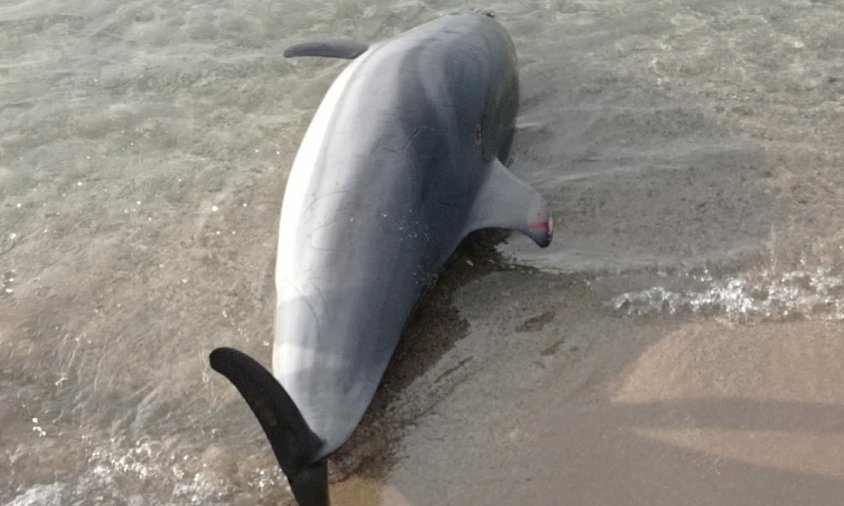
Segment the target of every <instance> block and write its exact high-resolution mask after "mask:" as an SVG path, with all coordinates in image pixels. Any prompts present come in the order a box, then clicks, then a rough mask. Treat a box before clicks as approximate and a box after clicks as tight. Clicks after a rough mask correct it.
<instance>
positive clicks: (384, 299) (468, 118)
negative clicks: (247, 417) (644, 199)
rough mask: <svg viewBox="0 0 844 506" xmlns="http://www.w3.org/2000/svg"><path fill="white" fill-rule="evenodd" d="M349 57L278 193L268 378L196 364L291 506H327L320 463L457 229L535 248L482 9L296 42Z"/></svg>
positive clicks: (508, 108)
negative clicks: (258, 446) (391, 29)
mask: <svg viewBox="0 0 844 506" xmlns="http://www.w3.org/2000/svg"><path fill="white" fill-rule="evenodd" d="M285 56H287V57H300V56H323V57H337V58H346V59H351V60H352V62H351V63H350V64H349V66H347V67H346V68H345V69H344V70H343V72H342V73H341V74H340V75H339V76H338V77H337V79H336V80H335V82H334V83H333V85H332V86H331V88H330V89H329V91H328V92H327V94H326V96H325V98H324V99H323V101H322V103H321V105H320V106H319V109H318V110H317V112H316V115H315V116H314V118H313V121H312V123H311V125H310V127H309V128H308V131H307V133H306V134H305V137H304V140H303V141H302V144H301V147H300V149H299V152H298V154H297V155H296V159H295V162H294V164H293V168H292V170H291V173H290V177H289V179H288V182H287V188H286V190H285V195H284V201H283V204H282V211H281V221H280V226H279V241H278V257H277V265H276V272H275V282H276V290H277V300H276V313H275V340H274V345H273V358H272V363H273V368H272V369H273V374H270V373H269V372H268V371H267V370H266V369H264V368H263V367H262V366H261V365H260V364H258V362H256V361H254V360H253V359H251V358H249V357H248V356H246V355H244V354H242V353H240V352H238V351H236V350H233V349H231V348H218V349H216V350H214V351H213V352H212V354H211V357H210V359H211V365H212V367H213V368H214V369H215V370H217V371H218V372H220V373H222V374H223V375H225V376H226V377H227V378H229V380H230V381H231V382H232V383H233V384H234V385H235V386H236V387H237V388H238V390H239V391H240V392H241V394H242V395H243V396H244V398H245V400H246V401H247V403H248V404H249V406H250V407H251V408H252V410H253V412H254V413H255V415H256V416H257V417H258V420H259V421H260V423H261V425H262V427H263V428H264V430H265V432H266V433H267V437H268V438H269V440H270V444H271V445H272V447H273V451H274V452H275V455H276V457H277V458H278V461H279V464H280V465H281V467H282V470H283V471H284V473H285V474H286V476H287V478H288V480H289V481H290V484H291V488H292V490H293V493H294V495H295V497H296V499H297V501H298V502H299V504H301V505H302V506H316V505H323V504H328V485H327V467H326V459H327V457H328V456H330V455H331V454H332V453H334V452H336V451H337V450H338V449H339V448H340V447H341V446H342V445H343V444H344V443H345V442H346V441H347V440H348V439H349V438H350V437H351V435H352V432H353V431H354V430H355V428H356V427H357V425H358V423H359V422H360V420H361V418H362V416H363V414H364V412H365V411H366V409H367V407H368V406H369V403H370V401H371V400H372V397H373V395H374V393H375V390H376V388H377V387H378V384H379V383H380V381H381V377H382V375H383V374H384V370H385V369H386V367H387V363H388V362H389V360H390V357H391V356H392V354H393V351H394V350H395V348H396V345H397V344H398V342H399V338H400V337H401V334H402V331H403V329H404V327H405V325H406V323H407V321H408V318H409V317H410V316H411V314H412V312H413V310H414V308H415V306H416V304H417V303H418V301H419V299H420V297H421V296H422V295H423V294H424V292H425V291H426V289H428V288H430V286H431V284H432V282H433V280H434V279H435V278H436V275H437V274H438V273H439V271H440V270H441V269H442V267H443V265H444V264H445V262H446V260H447V259H448V258H449V256H450V255H451V254H452V253H453V252H454V250H455V249H456V248H457V246H458V245H459V243H460V242H461V241H462V240H463V239H464V238H465V237H466V235H467V234H469V233H470V232H472V231H475V230H478V229H482V228H490V227H496V228H508V229H512V230H517V231H520V232H522V233H524V234H526V235H528V236H529V237H531V238H532V239H533V240H534V242H536V244H537V245H539V246H542V247H544V246H547V245H548V244H549V242H550V241H551V235H552V233H553V222H552V219H551V216H550V214H549V211H548V206H547V204H546V202H545V200H544V199H543V198H542V197H541V196H540V195H539V194H538V193H537V192H536V191H535V190H534V189H532V188H531V187H530V186H528V185H526V184H525V183H523V182H521V181H520V180H519V179H517V178H516V177H515V176H514V175H512V174H511V173H510V172H509V171H508V170H507V169H506V168H505V167H504V165H503V164H502V162H501V161H502V160H504V161H506V160H508V157H509V151H510V146H511V143H512V140H513V134H514V129H515V126H514V125H515V115H516V109H517V106H518V77H517V70H516V56H515V50H514V47H513V43H512V41H511V40H510V37H509V36H508V35H507V32H506V31H505V30H504V29H503V28H502V27H501V25H499V24H498V23H497V22H496V21H495V20H493V19H491V17H489V16H486V15H480V14H479V15H448V16H444V17H442V18H439V19H437V20H435V21H432V22H430V23H427V24H425V25H422V26H419V27H417V28H415V29H413V30H411V31H408V32H406V33H403V34H401V35H399V36H397V37H395V38H393V39H391V40H387V41H384V42H380V43H374V44H364V43H360V42H352V41H340V40H333V41H327V42H315V43H304V44H299V45H296V46H293V47H291V48H289V49H288V50H287V51H285Z"/></svg>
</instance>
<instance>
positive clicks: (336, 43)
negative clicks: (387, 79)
mask: <svg viewBox="0 0 844 506" xmlns="http://www.w3.org/2000/svg"><path fill="white" fill-rule="evenodd" d="M367 49H369V44H367V43H366V42H359V41H356V40H345V39H337V40H321V41H313V42H301V43H299V44H294V45H292V46H290V47H288V48H287V49H285V50H284V57H285V58H295V57H297V56H325V57H328V58H345V59H346V60H354V59H355V58H357V57H358V56H360V55H361V54H362V53H363V52H364V51H366V50H367Z"/></svg>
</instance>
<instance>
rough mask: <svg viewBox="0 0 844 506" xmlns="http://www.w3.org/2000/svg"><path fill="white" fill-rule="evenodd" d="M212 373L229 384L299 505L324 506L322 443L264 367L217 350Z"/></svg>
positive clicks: (325, 486) (325, 485)
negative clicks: (250, 415)
mask: <svg viewBox="0 0 844 506" xmlns="http://www.w3.org/2000/svg"><path fill="white" fill-rule="evenodd" d="M209 358H210V361H211V367H212V368H213V369H214V370H215V371H217V372H218V373H220V374H222V375H223V376H225V377H226V378H228V379H229V381H231V382H232V383H233V384H234V386H235V387H236V388H237V389H238V391H239V392H240V394H241V395H242V396H243V398H244V399H245V400H246V403H247V404H249V407H250V408H251V409H252V412H253V413H255V416H256V417H257V418H258V421H259V422H261V427H262V428H263V429H264V433H265V434H266V435H267V439H269V440H270V445H272V447H273V453H275V456H276V459H278V463H279V465H281V470H282V471H284V474H285V475H286V476H287V480H288V481H289V482H290V488H291V489H292V490H293V495H294V496H296V500H297V501H298V502H299V504H302V505H305V504H307V505H309V506H311V505H313V506H327V505H328V468H327V466H326V462H325V459H320V460H317V459H316V458H314V457H315V456H317V455H319V452H320V451H321V449H322V446H323V441H322V439H320V438H319V436H317V435H316V434H314V432H313V431H312V430H311V429H310V427H308V424H307V422H305V419H304V418H303V417H302V413H301V412H300V411H299V408H297V407H296V404H295V403H294V402H293V399H291V398H290V396H289V395H288V394H287V392H286V391H285V390H284V388H283V387H282V386H281V384H279V382H278V381H277V380H276V379H275V378H274V377H273V375H272V374H270V372H269V371H267V370H266V369H265V368H264V366H262V365H261V364H259V363H258V362H256V361H255V360H254V359H253V358H251V357H250V356H248V355H246V354H244V353H241V352H239V351H237V350H234V349H232V348H217V349H216V350H214V351H212V352H211V356H210V357H209Z"/></svg>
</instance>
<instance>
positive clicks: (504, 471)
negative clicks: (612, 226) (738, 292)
mask: <svg viewBox="0 0 844 506" xmlns="http://www.w3.org/2000/svg"><path fill="white" fill-rule="evenodd" d="M513 276H524V274H521V273H520V274H511V273H499V274H494V275H492V276H488V277H485V278H484V279H483V280H481V281H478V282H476V283H474V284H473V285H472V286H470V287H467V288H466V289H464V290H461V291H460V292H459V295H458V301H459V302H460V303H461V304H465V305H466V307H467V309H466V312H467V314H468V315H469V319H470V320H472V319H473V318H474V317H478V318H481V319H483V320H485V321H488V320H489V317H488V316H481V313H483V312H486V311H489V312H490V313H493V314H498V315H500V316H499V317H498V319H496V320H495V321H493V322H489V324H487V325H479V326H477V327H475V326H473V328H472V331H471V332H470V333H469V334H468V336H467V337H465V338H464V339H463V340H461V341H460V342H459V343H458V345H457V346H456V347H455V348H454V349H453V350H450V351H449V352H448V353H447V354H446V355H445V356H444V357H443V359H442V361H441V363H440V364H438V366H439V367H435V368H434V369H432V370H431V371H429V372H426V373H425V375H424V376H423V379H420V380H419V382H420V383H427V384H431V383H434V384H436V382H437V380H436V379H435V378H437V377H438V375H441V374H443V372H445V371H449V375H450V377H449V379H448V381H449V383H450V385H451V386H450V388H451V390H450V393H449V395H448V396H446V397H445V398H444V399H443V400H442V401H441V402H439V403H437V404H436V406H435V407H433V409H431V410H430V411H428V412H426V413H425V414H424V415H423V416H421V417H420V418H419V419H417V420H415V421H414V423H413V424H411V425H409V426H406V427H404V428H403V429H402V430H401V435H402V437H401V440H400V442H399V444H398V445H397V448H395V450H394V451H395V460H394V461H393V462H392V463H391V465H390V466H389V468H388V469H386V470H385V471H384V475H381V474H378V473H377V472H376V476H374V477H371V476H367V475H366V472H365V471H364V473H363V474H364V476H363V477H353V478H351V479H349V480H348V481H346V482H344V483H342V484H339V485H338V486H337V487H335V489H334V490H335V497H336V498H337V500H338V501H341V502H343V503H347V502H348V503H355V504H365V503H368V502H369V503H380V504H414V505H416V504H523V503H532V504H549V505H551V504H594V505H604V504H642V505H651V504H666V505H668V504H694V505H702V504H712V505H715V504H759V505H763V504H838V503H839V502H840V500H841V497H842V493H844V466H842V462H844V389H842V388H841V385H842V384H844V383H842V382H844V372H842V369H841V367H840V364H841V360H842V359H844V342H842V340H841V325H840V323H836V322H807V321H799V322H780V323H774V324H765V323H761V324H758V325H752V326H747V325H735V324H731V323H717V322H712V321H701V320H694V319H691V320H690V319H686V318H681V319H679V320H680V321H678V319H677V318H653V319H649V320H648V321H646V322H641V321H639V322H636V324H635V325H631V321H630V320H629V319H627V318H619V317H616V316H613V315H611V314H608V312H607V311H605V310H601V309H596V306H598V307H599V305H598V304H594V302H595V301H591V302H593V303H590V298H591V296H590V292H589V290H588V289H587V288H586V287H584V286H583V285H581V284H580V283H575V284H574V286H571V287H566V286H561V283H560V282H559V281H558V280H556V279H554V278H553V277H549V276H544V275H541V274H533V275H529V276H527V277H528V278H529V279H530V280H531V283H529V284H525V285H523V286H522V287H521V288H520V289H519V290H518V291H517V292H516V293H513V294H512V295H515V297H514V299H515V300H518V301H519V302H518V303H515V304H514V303H513V301H512V300H511V299H508V298H505V297H501V296H500V295H497V294H500V293H501V291H502V290H505V291H506V290H507V288H505V287H511V286H512V282H511V280H510V279H508V278H511V277H513ZM549 290H553V292H554V293H558V292H563V293H565V294H567V295H568V296H569V297H567V299H568V300H569V302H567V303H566V304H556V303H553V302H550V301H549V300H548V298H547V296H546V294H547V293H548V291H549ZM531 321H534V322H541V323H534V324H531V323H530V322H531ZM525 326H529V327H530V329H529V330H527V329H525ZM467 357H471V359H470V361H469V362H468V363H465V364H464V360H466V358H467ZM460 364H464V365H462V366H460ZM451 367H458V368H457V369H451ZM425 378H427V380H426V379H425ZM367 467H368V466H366V465H364V466H363V469H364V470H365V469H367ZM376 471H377V470H376ZM372 481H374V482H375V483H377V484H378V485H377V486H375V487H373V486H372V484H371V483H372ZM373 490H374V491H375V492H373ZM376 498H378V499H379V500H380V502H378V500H376Z"/></svg>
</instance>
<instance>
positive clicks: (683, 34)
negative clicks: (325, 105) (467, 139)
mask: <svg viewBox="0 0 844 506" xmlns="http://www.w3.org/2000/svg"><path fill="white" fill-rule="evenodd" d="M390 5H391V6H392V7H395V8H393V9H386V8H385V7H384V5H383V3H378V2H366V1H353V2H347V1H344V2H314V3H308V4H307V5H304V4H302V5H299V4H297V3H295V2H291V3H289V4H288V3H279V2H250V3H248V4H243V5H237V6H233V5H229V4H227V3H226V2H223V1H214V2H211V3H208V4H203V5H194V6H190V7H189V8H188V7H184V8H183V7H179V6H165V5H153V4H149V3H147V2H143V1H136V2H124V3H121V5H120V7H119V8H118V7H117V6H116V5H115V4H114V2H112V1H111V0H94V1H85V2H82V1H70V2H69V1H68V0H65V1H63V2H58V1H49V0H45V1H41V2H20V3H11V4H9V5H7V6H4V7H0V28H2V30H0V52H2V53H1V55H0V485H2V486H0V503H2V504H8V505H11V506H24V505H31V504H120V505H122V504H130V505H132V506H140V505H147V504H209V505H214V504H219V505H222V504H233V505H253V504H277V503H285V502H286V501H290V496H289V493H288V492H287V490H286V485H285V482H284V478H283V476H282V475H281V473H280V472H279V471H278V469H277V465H276V464H275V462H274V459H273V456H272V453H271V451H270V449H269V446H268V445H267V443H266V440H265V438H264V436H263V434H262V433H261V430H260V428H259V426H258V424H257V422H256V421H255V420H254V418H253V417H252V415H251V413H250V412H249V410H248V409H247V408H246V406H245V404H244V403H243V401H242V400H241V399H240V397H239V396H238V394H237V393H236V392H235V391H234V389H233V388H231V386H230V385H229V384H228V383H227V382H226V381H225V380H224V379H223V378H221V377H219V376H218V375H216V374H214V373H213V371H211V370H210V369H209V367H208V364H207V353H208V352H209V351H210V350H212V349H213V348H214V347H216V346H221V345H235V346H237V347H239V348H241V349H243V350H244V351H246V352H248V353H250V354H251V355H253V356H255V357H257V358H258V359H259V360H262V361H263V362H264V363H268V362H269V360H270V345H271V342H270V341H271V328H272V307H273V280H272V270H273V264H274V254H275V253H274V248H275V242H276V229H277V223H278V221H277V220H278V213H279V209H280V205H281V201H280V200H281V195H282V190H283V188H284V183H285V179H286V175H287V171H288V170H289V167H290V164H291V162H292V159H293V156H294V154H295V150H296V147H297V145H298V142H299V141H300V140H301V137H302V135H303V133H304V129H305V128H306V126H307V124H308V121H309V119H310V117H311V115H312V114H313V111H314V109H315V107H316V106H317V104H318V103H319V100H320V98H321V96H322V94H323V93H324V91H325V89H326V88H327V87H328V85H329V84H330V82H331V80H332V79H333V77H334V76H335V75H336V74H337V73H338V72H339V70H340V69H341V68H342V66H343V64H344V62H329V61H324V60H320V61H313V60H307V61H305V60H303V61H299V62H295V63H291V62H287V61H285V60H284V59H283V58H282V57H281V53H282V50H283V48H284V47H286V46H287V45H289V44H292V43H294V42H299V41H301V40H303V39H310V38H314V37H316V36H320V35H323V34H331V35H332V36H349V37H355V38H361V39H380V38H383V37H387V36H389V35H391V34H393V33H397V32H399V31H402V30H404V29H407V28H410V27H412V26H414V25H417V24H419V23H422V22H425V21H427V20H429V19H431V18H432V17H434V16H436V15H440V14H442V13H444V12H447V11H449V10H452V7H450V6H447V5H443V4H442V3H438V2H409V3H408V2H396V3H395V4H390ZM464 7H466V8H467V9H469V8H493V9H495V10H496V11H497V14H498V19H499V20H500V21H501V22H502V23H503V24H504V25H505V26H506V27H507V28H508V30H509V31H510V32H511V34H512V35H513V38H514V40H515V42H516V46H517V50H518V53H519V58H520V62H521V63H520V73H521V81H522V92H523V93H522V95H523V96H522V103H521V113H520V118H519V124H520V130H519V133H518V136H517V140H516V144H515V146H514V148H515V151H514V158H515V164H514V166H513V167H514V171H515V172H517V173H518V174H519V175H520V176H521V177H523V178H524V179H525V180H527V181H529V182H530V183H532V184H533V185H535V186H537V187H539V188H542V190H543V193H544V194H545V195H546V196H547V197H548V199H549V201H550V202H551V204H552V207H553V209H554V212H555V218H556V221H557V222H558V224H559V226H558V229H557V237H556V238H555V242H554V244H553V245H552V246H551V247H550V248H549V249H547V250H541V251H540V250H536V249H535V248H534V247H533V245H532V244H530V242H529V241H527V240H524V239H521V238H509V239H507V240H506V242H504V243H497V244H496V241H498V240H499V239H500V236H499V235H496V234H489V235H484V236H481V237H476V238H474V239H473V240H471V241H469V243H468V244H467V245H465V247H464V248H463V249H462V250H461V251H460V252H459V253H458V254H457V255H456V256H455V258H454V261H453V262H452V264H451V266H450V267H449V268H448V269H447V270H446V272H445V273H444V274H443V276H442V278H441V280H440V282H439V284H438V286H437V287H436V289H435V290H434V292H433V293H432V294H431V296H430V297H429V298H428V299H427V300H426V302H425V304H424V306H423V307H422V310H421V312H420V314H419V315H418V317H417V318H416V319H415V320H414V322H413V324H412V325H411V326H410V328H409V329H408V332H407V334H406V336H405V339H404V341H403V343H402V344H401V345H400V349H399V351H398V352H397V354H396V357H395V360H394V361H393V364H392V365H391V367H390V370H389V371H388V373H387V376H386V378H385V381H384V384H383V386H382V388H381V389H380V390H379V392H378V394H377V396H376V399H375V401H374V403H373V405H372V408H371V409H370V410H369V412H368V413H367V415H366V417H365V420H364V422H363V423H362V424H361V426H360V428H359V430H358V431H357V432H356V434H355V435H354V437H353V439H352V441H351V442H350V444H349V445H348V446H347V447H346V448H345V449H344V450H342V451H341V452H340V453H339V454H338V455H336V456H335V457H334V458H333V459H332V464H331V465H332V468H331V472H332V475H331V476H332V494H333V496H334V500H335V503H337V504H360V505H363V504H374V503H378V502H380V503H381V504H388V505H389V504H411V505H440V504H453V505H463V504H514V503H531V504H549V505H555V504H596V505H603V504H625V505H626V504H647V505H650V504H719V505H720V504H766V505H767V504H839V503H840V500H838V499H840V497H844V495H842V492H844V490H842V489H843V488H844V475H842V474H843V473H844V468H843V467H842V464H841V463H842V462H844V458H843V457H844V455H842V452H844V440H842V432H844V404H842V402H844V398H842V396H844V389H842V388H841V385H842V381H841V380H842V372H841V370H842V369H841V367H840V364H841V363H844V344H842V342H843V341H842V340H841V338H842V336H844V332H842V330H844V329H842V320H844V235H842V233H841V230H842V225H844V179H842V172H841V167H842V163H844V151H842V148H841V142H840V135H841V134H840V133H841V132H842V131H844V114H842V107H843V106H844V102H842V96H843V95H844V87H842V86H844V84H842V83H844V67H843V66H842V64H841V62H842V61H844V60H842V58H844V39H842V37H841V31H840V29H839V27H840V26H841V24H842V22H844V10H842V7H841V5H840V4H838V3H836V2H808V3H806V2H798V1H784V0H781V1H769V0H764V1H762V0H759V1H756V0H746V1H743V2H737V3H729V4H727V3H721V2H716V3H715V4H713V3H712V2H710V1H708V0H706V1H704V0H697V1H696V0H677V1H672V2H657V1H641V2H633V1H628V0H615V1H609V2H591V1H579V2H575V1H568V0H566V1H563V0H556V1H551V2H545V1H543V2H535V3H534V2H519V3H506V4H505V3H500V4H499V3H495V2H493V3H492V4H490V3H489V2H484V3H483V4H481V3H479V2H477V3H472V4H471V5H466V6H464ZM493 245H494V246H493Z"/></svg>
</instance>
